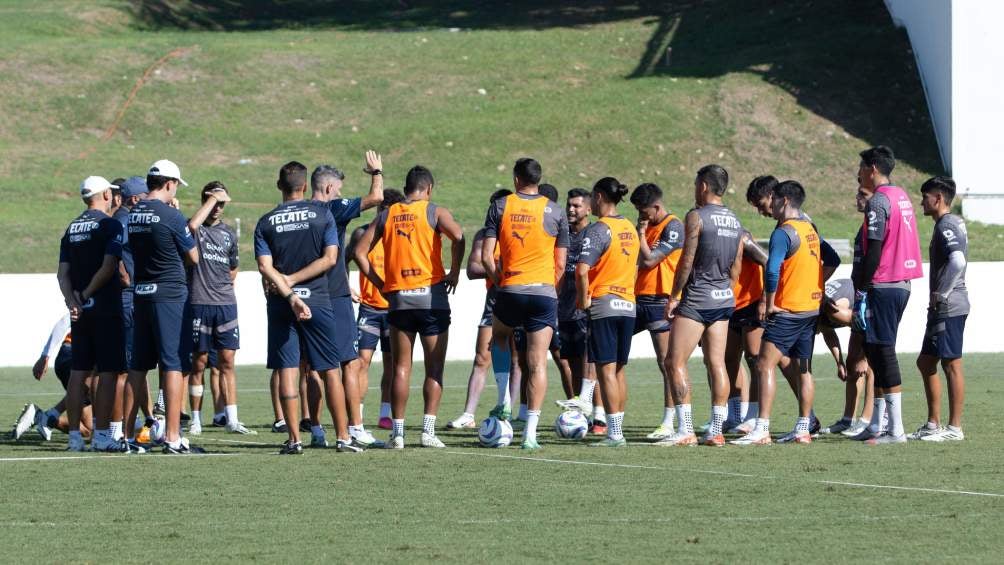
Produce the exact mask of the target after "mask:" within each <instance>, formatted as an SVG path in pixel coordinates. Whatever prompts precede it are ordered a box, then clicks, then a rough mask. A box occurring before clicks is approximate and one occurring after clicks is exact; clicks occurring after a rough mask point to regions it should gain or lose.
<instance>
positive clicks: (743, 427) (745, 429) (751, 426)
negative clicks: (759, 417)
mask: <svg viewBox="0 0 1004 565" xmlns="http://www.w3.org/2000/svg"><path fill="white" fill-rule="evenodd" d="M755 429H756V418H749V419H747V420H745V421H744V422H743V423H742V424H739V425H738V426H736V428H735V429H734V430H732V431H734V432H735V433H737V434H748V433H750V432H752V431H753V430H755Z"/></svg>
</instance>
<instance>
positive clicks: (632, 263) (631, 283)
mask: <svg viewBox="0 0 1004 565" xmlns="http://www.w3.org/2000/svg"><path fill="white" fill-rule="evenodd" d="M598 222H599V223H602V224H606V226H607V227H608V228H610V247H607V250H606V251H604V252H603V256H602V257H600V260H599V261H597V262H596V264H595V265H593V266H592V268H590V269H589V295H590V296H591V297H592V299H593V300H595V299H597V298H599V297H601V296H606V295H607V294H615V295H617V296H619V297H621V298H623V299H624V300H630V301H631V302H634V301H635V294H634V288H635V275H636V274H637V273H638V249H639V246H638V232H637V230H636V229H635V227H634V224H632V223H631V222H629V221H627V220H625V219H624V218H611V217H604V218H600V219H599V220H598Z"/></svg>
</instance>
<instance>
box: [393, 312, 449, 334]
mask: <svg viewBox="0 0 1004 565" xmlns="http://www.w3.org/2000/svg"><path fill="white" fill-rule="evenodd" d="M387 322H388V323H389V324H390V325H391V327H394V328H397V329H399V330H401V331H403V332H408V333H417V334H418V335H421V336H426V337H428V336H431V335H440V334H444V333H446V332H447V330H449V329H450V311H449V310H391V311H390V312H388V313H387Z"/></svg>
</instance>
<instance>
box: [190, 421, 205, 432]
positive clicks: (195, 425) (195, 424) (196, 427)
mask: <svg viewBox="0 0 1004 565" xmlns="http://www.w3.org/2000/svg"><path fill="white" fill-rule="evenodd" d="M188 435H190V436H201V435H202V422H199V421H196V420H192V422H191V423H189V424H188Z"/></svg>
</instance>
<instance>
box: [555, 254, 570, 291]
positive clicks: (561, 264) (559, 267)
mask: <svg viewBox="0 0 1004 565" xmlns="http://www.w3.org/2000/svg"><path fill="white" fill-rule="evenodd" d="M567 263H568V248H566V247H555V248H554V288H561V279H563V278H564V277H565V265H566V264H567Z"/></svg>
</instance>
